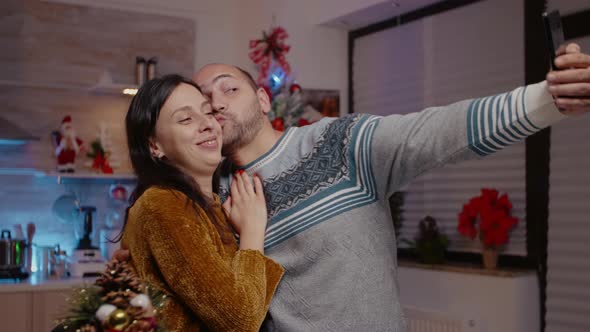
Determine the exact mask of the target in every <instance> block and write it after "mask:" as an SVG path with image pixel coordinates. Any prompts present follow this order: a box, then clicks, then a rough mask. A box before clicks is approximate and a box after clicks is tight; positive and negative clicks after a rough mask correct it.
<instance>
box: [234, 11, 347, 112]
mask: <svg viewBox="0 0 590 332" xmlns="http://www.w3.org/2000/svg"><path fill="white" fill-rule="evenodd" d="M238 8H239V9H238V11H239V16H240V20H239V22H240V23H239V27H238V33H237V42H236V44H237V46H238V47H237V51H238V54H239V59H238V62H237V64H238V65H239V66H242V67H244V68H245V69H247V70H249V71H252V72H255V71H256V67H255V66H254V65H253V63H252V62H251V61H250V60H249V59H248V42H249V41H250V40H251V39H257V38H260V37H261V36H262V31H263V30H268V28H269V27H270V26H271V25H272V23H273V16H274V17H275V19H274V21H275V24H276V25H280V26H282V27H284V28H285V29H286V30H287V33H289V38H288V39H287V44H288V45H291V51H290V52H289V53H288V55H287V60H288V61H289V63H290V64H291V68H292V70H293V75H295V79H296V80H297V81H298V83H299V84H301V86H302V87H303V88H316V89H339V90H340V110H341V113H342V114H345V113H347V112H348V108H347V99H348V81H347V80H348V68H347V38H348V34H347V32H346V31H342V30H338V29H334V28H327V27H320V26H318V25H317V24H316V21H315V19H314V15H313V13H314V12H315V11H317V10H318V8H320V5H318V4H316V2H315V1H313V0H301V1H288V0H274V1H273V0H250V1H247V2H246V1H242V2H240V3H239V7H238Z"/></svg>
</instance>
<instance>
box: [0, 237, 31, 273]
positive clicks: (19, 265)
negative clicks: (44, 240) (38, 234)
mask: <svg viewBox="0 0 590 332" xmlns="http://www.w3.org/2000/svg"><path fill="white" fill-rule="evenodd" d="M28 250H29V248H28V247H27V241H25V240H24V239H13V238H12V235H11V234H10V231H9V230H6V229H5V230H2V235H0V270H20V271H22V270H23V269H24V267H25V266H26V260H27V251H28Z"/></svg>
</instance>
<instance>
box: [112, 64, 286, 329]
mask: <svg viewBox="0 0 590 332" xmlns="http://www.w3.org/2000/svg"><path fill="white" fill-rule="evenodd" d="M126 127H127V141H128V145H129V154H130V157H131V164H132V166H133V169H134V171H135V173H136V175H137V182H138V183H137V187H136V189H135V191H134V193H133V195H132V205H131V207H130V208H129V210H128V214H127V218H126V222H125V227H124V230H123V237H122V241H123V246H126V247H128V248H129V251H130V255H131V259H130V261H131V263H132V264H133V265H134V267H135V268H136V270H137V273H138V274H139V276H140V278H141V279H142V280H143V281H144V282H146V283H148V284H151V285H153V286H155V287H156V288H159V289H161V290H163V291H164V292H165V293H166V294H168V295H169V297H170V301H169V303H168V304H167V305H166V306H165V308H164V309H163V310H162V312H161V313H160V316H159V319H160V320H163V322H164V324H165V325H166V327H167V328H169V329H170V330H171V331H183V332H184V331H202V330H214V331H258V329H259V328H260V325H261V324H262V321H263V319H264V317H265V315H266V312H267V310H268V306H269V303H270V300H271V297H272V295H273V294H274V291H275V289H276V287H277V285H278V283H279V280H280V278H281V276H282V274H283V269H282V267H281V266H279V265H278V264H277V263H275V262H274V261H272V260H271V259H269V258H267V257H265V256H264V255H263V252H264V249H263V242H264V232H265V228H266V222H267V214H266V204H265V201H264V195H263V192H262V183H261V181H260V179H259V178H258V177H257V176H254V177H253V179H252V178H250V177H249V176H248V175H246V174H236V175H235V179H234V180H235V181H232V182H233V184H232V187H231V198H230V199H228V201H227V202H226V204H224V206H223V207H222V205H221V203H220V200H219V197H218V196H217V195H216V194H215V192H216V190H217V188H216V187H215V184H214V183H215V182H216V181H214V180H215V178H214V173H215V170H216V169H217V166H218V164H219V162H220V160H221V143H222V141H221V127H220V126H219V124H218V123H217V121H216V120H215V119H214V117H213V111H212V108H211V104H210V103H209V101H208V100H207V99H206V98H205V97H203V95H202V94H201V92H200V90H199V88H198V87H197V85H196V84H195V83H194V82H192V81H190V80H187V79H185V78H182V77H181V76H178V75H168V76H164V77H162V78H158V79H155V80H151V81H149V82H147V83H145V84H144V85H143V86H142V87H141V89H140V90H139V91H138V93H137V95H136V96H135V97H134V98H133V100H132V102H131V105H130V107H129V111H128V113H127V117H126ZM252 182H253V184H252ZM223 208H225V211H226V213H227V217H226V214H225V213H224V210H223ZM228 222H229V223H231V226H233V230H234V231H235V232H236V233H238V234H239V236H240V240H239V244H237V241H236V240H235V238H234V235H233V232H232V227H231V226H230V224H229V223H228Z"/></svg>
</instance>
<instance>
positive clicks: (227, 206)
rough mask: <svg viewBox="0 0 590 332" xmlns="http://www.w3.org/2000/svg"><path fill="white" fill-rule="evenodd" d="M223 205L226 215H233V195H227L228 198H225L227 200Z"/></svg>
mask: <svg viewBox="0 0 590 332" xmlns="http://www.w3.org/2000/svg"><path fill="white" fill-rule="evenodd" d="M221 206H222V207H223V209H224V210H225V214H226V215H228V216H229V215H231V196H227V199H226V200H225V202H223V204H222V205H221Z"/></svg>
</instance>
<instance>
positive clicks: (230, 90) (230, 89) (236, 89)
mask: <svg viewBox="0 0 590 332" xmlns="http://www.w3.org/2000/svg"><path fill="white" fill-rule="evenodd" d="M236 91H238V88H229V89H227V90H225V93H234V92H236Z"/></svg>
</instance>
